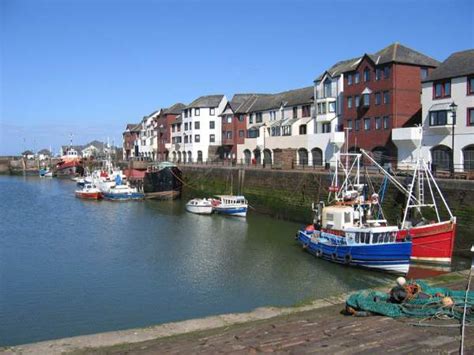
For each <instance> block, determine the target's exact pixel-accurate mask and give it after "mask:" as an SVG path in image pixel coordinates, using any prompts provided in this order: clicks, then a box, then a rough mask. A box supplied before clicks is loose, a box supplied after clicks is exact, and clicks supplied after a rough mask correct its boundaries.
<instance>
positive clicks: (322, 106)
mask: <svg viewBox="0 0 474 355" xmlns="http://www.w3.org/2000/svg"><path fill="white" fill-rule="evenodd" d="M326 112H327V111H326V103H325V102H323V103H322V104H321V113H322V114H323V115H324V114H326Z"/></svg>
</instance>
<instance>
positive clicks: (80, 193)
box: [75, 184, 102, 200]
mask: <svg viewBox="0 0 474 355" xmlns="http://www.w3.org/2000/svg"><path fill="white" fill-rule="evenodd" d="M75 195H76V197H78V198H83V199H88V200H100V199H101V198H102V192H101V191H100V190H99V189H98V188H97V187H95V186H94V185H92V184H85V185H84V187H83V188H82V189H80V190H76V192H75Z"/></svg>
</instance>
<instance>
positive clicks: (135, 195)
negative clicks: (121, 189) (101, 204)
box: [102, 192, 145, 201]
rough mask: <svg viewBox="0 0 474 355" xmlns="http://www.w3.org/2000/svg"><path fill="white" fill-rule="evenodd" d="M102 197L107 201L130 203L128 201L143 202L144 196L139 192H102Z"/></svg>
mask: <svg viewBox="0 0 474 355" xmlns="http://www.w3.org/2000/svg"><path fill="white" fill-rule="evenodd" d="M102 196H103V198H104V199H105V200H109V201H130V200H143V199H144V198H145V195H144V194H142V193H141V192H132V193H110V192H102Z"/></svg>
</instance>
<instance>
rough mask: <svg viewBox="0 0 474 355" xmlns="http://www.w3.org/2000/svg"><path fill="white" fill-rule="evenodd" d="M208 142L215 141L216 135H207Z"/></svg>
mask: <svg viewBox="0 0 474 355" xmlns="http://www.w3.org/2000/svg"><path fill="white" fill-rule="evenodd" d="M209 142H210V143H215V142H216V135H215V134H211V135H209Z"/></svg>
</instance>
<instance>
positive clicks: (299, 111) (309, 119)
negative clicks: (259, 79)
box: [237, 86, 314, 165]
mask: <svg viewBox="0 0 474 355" xmlns="http://www.w3.org/2000/svg"><path fill="white" fill-rule="evenodd" d="M313 111H314V88H313V86H309V87H305V88H301V89H295V90H290V91H285V92H281V93H277V94H272V95H260V96H258V97H257V98H256V100H255V101H254V102H252V104H251V105H250V106H249V108H248V109H247V117H246V121H247V122H246V123H247V135H246V138H245V140H244V143H243V144H239V145H238V146H237V156H238V158H239V159H241V160H242V161H243V162H245V163H246V164H250V163H253V164H273V163H275V162H276V161H277V160H278V159H275V154H276V153H279V152H281V151H282V150H288V149H291V150H293V151H294V154H293V156H292V157H291V159H292V163H294V164H299V165H308V164H311V160H310V159H309V158H310V157H309V151H311V148H310V147H309V144H308V132H313V131H314V120H313Z"/></svg>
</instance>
